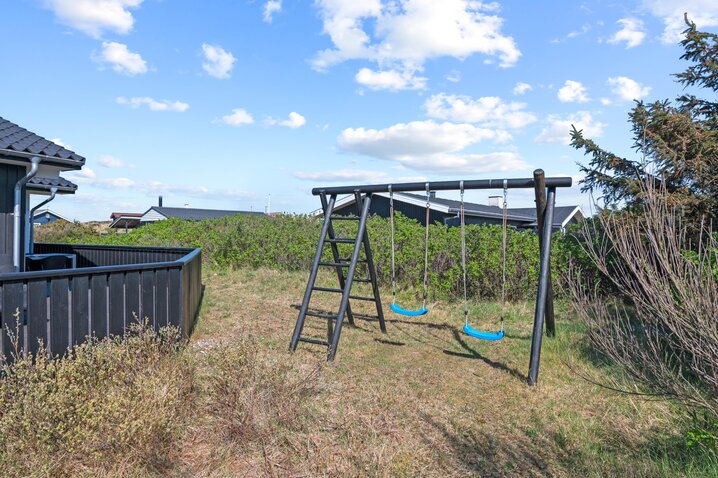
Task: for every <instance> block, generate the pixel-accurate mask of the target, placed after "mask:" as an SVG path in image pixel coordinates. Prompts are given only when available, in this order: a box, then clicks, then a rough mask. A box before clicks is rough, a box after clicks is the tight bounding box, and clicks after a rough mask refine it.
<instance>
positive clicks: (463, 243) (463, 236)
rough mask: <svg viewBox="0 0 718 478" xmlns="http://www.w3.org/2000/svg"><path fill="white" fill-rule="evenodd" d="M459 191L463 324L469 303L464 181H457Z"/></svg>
mask: <svg viewBox="0 0 718 478" xmlns="http://www.w3.org/2000/svg"><path fill="white" fill-rule="evenodd" d="M459 189H460V190H461V206H460V208H459V222H460V224H461V273H462V274H463V276H464V324H466V325H468V323H469V302H468V294H467V292H466V232H465V230H464V225H465V223H466V214H465V207H464V181H459Z"/></svg>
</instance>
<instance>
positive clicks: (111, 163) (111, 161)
mask: <svg viewBox="0 0 718 478" xmlns="http://www.w3.org/2000/svg"><path fill="white" fill-rule="evenodd" d="M97 162H98V163H99V164H100V166H104V167H106V168H111V169H115V168H125V167H127V164H126V163H125V162H124V161H122V160H121V159H120V158H116V157H114V156H110V155H109V154H103V155H101V156H100V159H98V160H97Z"/></svg>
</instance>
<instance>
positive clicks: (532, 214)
mask: <svg viewBox="0 0 718 478" xmlns="http://www.w3.org/2000/svg"><path fill="white" fill-rule="evenodd" d="M401 194H405V195H407V196H411V197H412V198H415V199H420V200H422V201H425V200H426V196H423V195H419V194H411V193H401ZM398 198H399V193H397V194H395V196H394V199H398ZM431 202H432V203H434V204H440V205H442V206H447V207H448V208H449V210H450V211H451V212H457V213H458V211H459V208H460V207H461V201H454V200H452V199H444V198H437V197H434V198H431ZM577 207H578V206H555V207H554V209H553V224H554V226H561V225H562V224H563V223H564V221H565V220H566V219H568V218H569V217H570V216H571V214H572V213H573V211H575V210H576V208H577ZM464 208H465V214H466V215H467V216H482V215H484V214H488V215H491V216H497V215H498V216H499V217H501V214H502V210H501V207H499V206H487V205H484V204H476V203H470V202H464ZM507 211H508V219H509V220H515V221H527V222H530V223H529V224H527V226H535V225H536V208H532V207H510V208H507Z"/></svg>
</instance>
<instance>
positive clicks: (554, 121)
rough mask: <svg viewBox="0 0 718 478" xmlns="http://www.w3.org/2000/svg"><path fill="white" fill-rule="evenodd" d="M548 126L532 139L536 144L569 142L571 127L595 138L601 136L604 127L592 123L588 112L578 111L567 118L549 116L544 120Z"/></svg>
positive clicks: (597, 123)
mask: <svg viewBox="0 0 718 478" xmlns="http://www.w3.org/2000/svg"><path fill="white" fill-rule="evenodd" d="M546 122H547V123H548V126H547V127H546V128H544V129H543V130H541V133H540V134H539V135H538V136H537V137H536V139H534V142H536V143H562V144H569V143H570V142H571V125H573V126H575V127H576V129H578V130H583V133H584V134H585V135H586V136H587V137H592V138H596V137H599V136H601V135H602V134H603V129H604V128H605V127H606V125H605V124H604V123H601V122H600V121H594V119H593V116H592V115H591V113H589V112H588V111H579V112H577V113H574V114H572V115H569V116H561V115H549V116H548V118H547V119H546Z"/></svg>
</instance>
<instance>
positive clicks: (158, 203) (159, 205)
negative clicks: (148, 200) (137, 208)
mask: <svg viewBox="0 0 718 478" xmlns="http://www.w3.org/2000/svg"><path fill="white" fill-rule="evenodd" d="M157 207H162V196H160V198H159V200H158V201H157Z"/></svg>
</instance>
